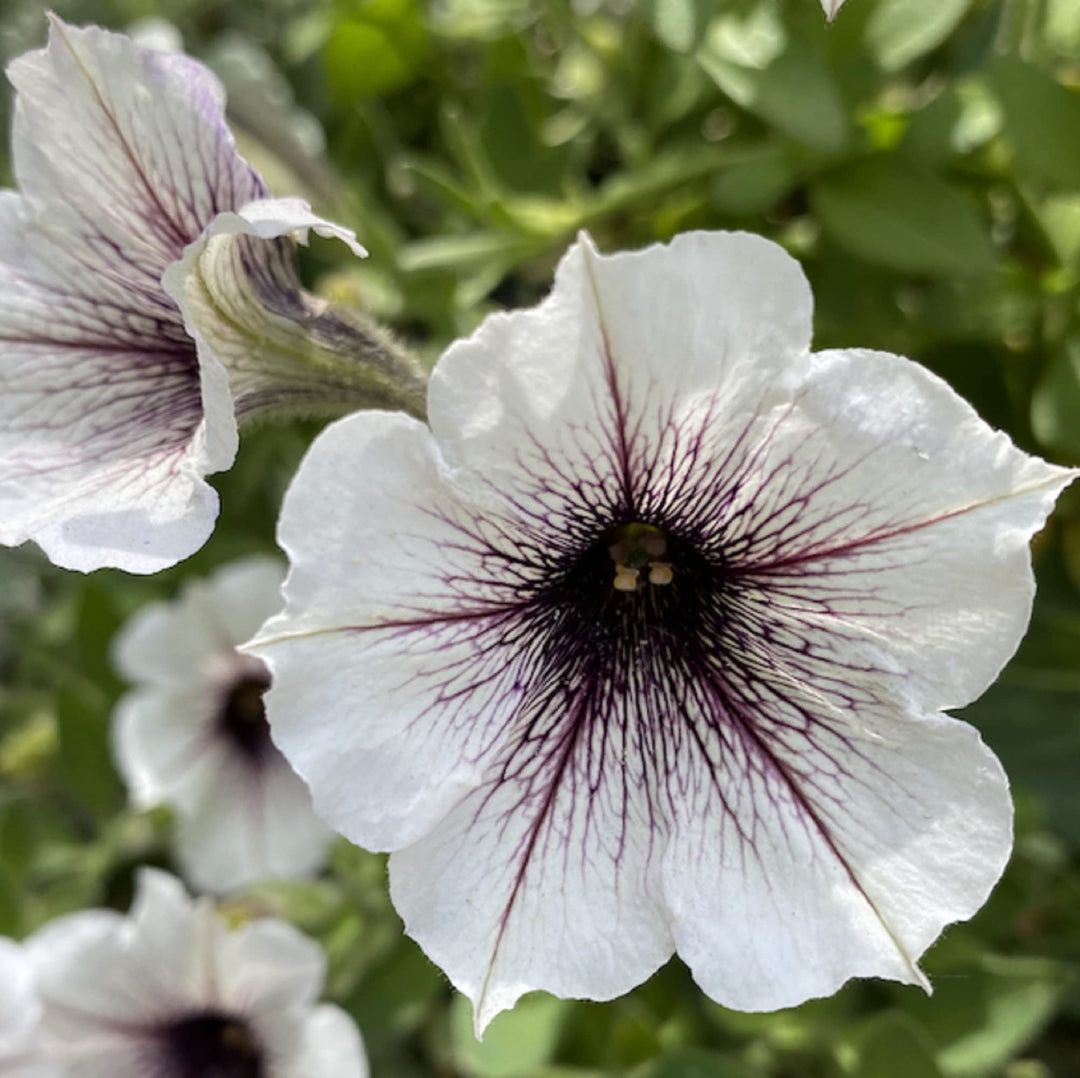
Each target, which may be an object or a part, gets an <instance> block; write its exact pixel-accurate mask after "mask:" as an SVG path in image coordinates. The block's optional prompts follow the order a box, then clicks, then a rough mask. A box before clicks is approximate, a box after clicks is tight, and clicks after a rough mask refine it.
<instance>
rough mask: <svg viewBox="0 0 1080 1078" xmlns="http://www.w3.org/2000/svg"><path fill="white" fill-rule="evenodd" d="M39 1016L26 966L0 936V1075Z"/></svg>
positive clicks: (12, 944)
mask: <svg viewBox="0 0 1080 1078" xmlns="http://www.w3.org/2000/svg"><path fill="white" fill-rule="evenodd" d="M40 1016H41V1004H40V1003H39V1002H38V1000H37V997H36V995H35V993H34V984H33V975H32V973H31V970H30V964H29V962H28V961H27V959H26V956H25V955H24V954H23V952H22V949H21V948H20V947H19V945H18V944H17V943H16V942H15V941H14V940H9V939H5V938H3V937H0V1073H6V1072H5V1071H4V1070H3V1067H4V1060H5V1059H7V1058H9V1057H10V1056H12V1055H14V1054H15V1053H16V1052H17V1051H18V1050H19V1049H21V1048H23V1047H24V1046H25V1045H26V1044H27V1042H28V1041H29V1039H30V1036H31V1034H32V1033H33V1031H34V1027H35V1026H36V1025H37V1022H38V1019H39V1018H40Z"/></svg>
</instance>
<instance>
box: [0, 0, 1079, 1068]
mask: <svg viewBox="0 0 1080 1078" xmlns="http://www.w3.org/2000/svg"><path fill="white" fill-rule="evenodd" d="M4 3H5V6H4V7H3V9H2V18H0V53H2V54H3V55H4V56H5V57H9V56H11V55H14V54H16V53H18V52H20V51H22V50H23V49H26V48H29V47H33V46H36V45H38V44H40V43H41V41H42V40H43V38H44V19H43V14H42V13H43V10H44V5H43V4H41V3H39V2H37V0H4ZM51 6H52V7H53V8H55V9H56V10H57V12H58V13H59V14H61V15H62V16H63V17H65V18H67V19H69V20H71V21H74V22H91V21H95V22H99V23H101V24H103V25H107V26H111V27H116V28H125V27H128V26H130V25H131V24H132V23H133V22H135V21H136V20H145V19H146V18H147V17H150V16H154V17H158V18H163V19H166V20H169V21H170V22H171V23H172V24H174V25H175V27H176V28H177V29H178V30H179V31H180V33H181V34H182V36H183V40H184V43H185V45H186V47H187V49H188V50H189V51H190V52H192V53H193V54H194V55H196V56H199V57H200V58H202V59H203V60H204V61H206V62H207V63H209V64H211V65H212V66H213V67H214V68H215V70H217V71H218V73H219V74H220V75H221V77H222V78H223V79H224V80H225V82H226V83H227V85H228V87H229V90H230V107H231V118H232V121H233V123H234V126H235V128H236V130H237V131H238V135H239V139H240V142H241V145H242V147H243V149H244V152H245V153H246V154H248V156H249V157H250V158H251V159H252V160H253V161H254V162H255V163H256V164H257V165H258V167H259V168H260V169H261V170H262V171H263V172H264V174H265V175H266V176H267V177H268V178H269V179H270V182H271V183H272V185H273V186H274V187H275V188H276V190H277V192H278V193H299V194H302V195H305V196H306V197H308V198H310V199H311V200H312V201H313V202H314V203H315V204H316V206H317V207H318V208H319V209H321V210H322V211H323V212H325V213H327V214H328V215H330V216H332V217H334V218H336V219H338V220H341V221H343V222H345V223H347V224H350V225H352V226H353V227H355V228H356V229H357V231H358V233H359V234H360V237H361V239H362V240H363V242H364V243H365V244H366V245H367V246H368V248H369V249H370V251H371V258H370V259H369V260H367V261H366V262H363V263H358V262H343V261H340V259H341V257H342V255H341V252H340V251H338V250H336V249H334V248H333V247H332V246H326V247H323V246H318V245H316V247H315V249H314V250H313V252H312V253H311V254H310V256H306V260H305V267H304V268H305V272H306V273H307V274H308V276H309V279H310V280H311V281H312V282H313V283H314V285H315V286H316V287H318V288H320V289H321V290H323V291H324V292H325V293H326V294H327V295H331V296H334V297H336V298H337V299H339V300H344V301H350V302H355V303H357V304H360V305H362V306H364V307H366V308H367V309H368V310H370V311H372V312H373V313H374V314H376V315H377V316H378V317H380V318H382V319H383V320H385V321H386V322H387V323H389V324H390V325H392V326H394V327H396V329H397V331H398V332H399V334H400V335H401V336H402V337H403V338H404V339H406V340H408V341H411V342H412V343H413V344H414V345H415V347H416V348H417V349H418V351H419V352H420V353H421V354H422V355H424V356H425V357H427V358H428V359H429V360H432V359H434V357H435V356H436V355H437V354H438V352H439V350H440V349H441V347H442V346H443V345H445V344H446V343H447V342H448V341H449V340H451V339H452V338H454V337H456V336H458V335H460V334H462V333H465V332H467V331H469V330H470V329H471V328H472V327H473V326H475V324H476V323H477V322H478V321H479V320H480V318H481V317H482V316H483V315H484V314H485V313H486V312H487V311H489V310H491V309H493V308H497V307H503V306H515V305H521V304H528V303H532V302H534V301H535V300H536V299H537V298H539V297H540V296H541V295H542V294H543V293H544V291H545V290H546V288H547V286H548V283H549V281H550V277H551V271H552V268H553V266H554V264H555V262H556V260H557V259H558V257H559V256H560V254H561V253H562V252H563V250H564V249H565V247H566V244H567V242H568V240H569V239H570V238H571V237H572V236H573V235H574V233H575V232H576V231H577V230H578V229H581V228H588V229H589V230H591V231H592V233H593V235H594V236H595V237H596V239H597V241H598V243H599V244H600V246H601V248H603V249H609V250H610V249H616V248H623V247H632V246H638V245H641V244H644V243H647V242H649V241H652V240H655V239H664V238H667V237H669V236H671V235H672V234H674V233H675V232H678V231H680V230H683V229H689V228H697V227H706V228H741V229H749V230H752V231H755V232H759V233H762V234H764V235H767V236H770V237H772V238H773V239H776V240H777V241H779V242H780V243H782V244H784V245H785V246H786V247H787V248H788V249H789V250H790V251H792V253H794V254H795V255H796V256H797V257H798V258H800V259H801V261H802V263H803V265H804V266H805V268H806V271H807V273H808V274H809V276H810V279H811V282H812V284H813V287H814V292H815V295H816V299H817V312H816V331H817V345H818V346H819V347H844V346H856V345H858V346H865V347H872V348H879V349H884V350H888V351H894V352H899V353H903V354H906V355H909V356H911V357H913V358H915V359H917V360H919V361H920V362H922V363H923V364H925V365H926V366H928V367H929V368H930V369H931V370H933V371H935V372H937V373H938V374H939V375H941V376H942V377H943V378H945V379H947V380H948V381H949V382H951V383H952V384H953V385H954V386H955V387H956V388H957V390H958V391H959V392H961V393H962V394H963V395H965V396H966V397H967V398H968V399H969V400H970V401H971V402H972V403H973V404H974V406H975V407H976V408H977V409H978V410H979V411H980V412H981V413H982V415H983V416H984V417H985V418H986V419H987V420H988V421H990V422H991V423H993V424H994V425H996V426H999V427H1002V428H1004V429H1006V430H1007V431H1009V433H1010V434H1011V435H1012V437H1013V438H1014V439H1015V440H1016V441H1017V442H1018V443H1019V444H1020V445H1022V446H1023V447H1025V448H1027V449H1029V450H1032V451H1036V452H1039V453H1041V454H1043V455H1046V456H1049V457H1051V458H1053V459H1056V460H1059V461H1063V462H1072V463H1078V462H1080V4H1077V3H1076V0H1026V2H1025V0H1009V2H1006V0H848V3H847V4H846V6H845V7H844V8H843V10H842V11H841V12H840V14H839V16H838V17H837V19H836V20H835V22H834V23H833V24H832V25H831V26H826V24H825V22H824V19H823V17H822V12H821V9H820V6H819V4H818V2H817V0H732V2H730V3H720V2H718V0H717V2H714V0H637V2H635V0H606V2H605V0H576V2H574V3H565V2H561V0H555V2H547V3H540V2H535V0H433V2H432V3H420V2H419V0H318V2H316V3H306V2H302V0H263V2H261V3H259V4H248V3H243V2H241V0H226V2H224V3H222V2H219V0H163V2H162V3H159V4H158V3H153V2H152V0H67V2H65V0H58V2H56V3H54V4H52V5H51ZM140 25H142V26H144V27H145V23H142V24H140ZM0 100H2V104H3V111H4V112H5V116H6V115H7V113H8V112H9V110H10V95H7V96H5V97H3V98H0ZM3 171H8V172H9V171H10V170H9V167H8V164H7V163H5V162H4V161H3V160H2V158H0V172H3ZM9 179H10V176H9ZM314 430H315V428H314V427H313V426H311V425H303V424H298V425H296V426H295V427H292V428H274V429H260V430H256V431H254V432H251V433H250V434H249V435H248V436H247V437H246V438H245V440H244V445H243V448H242V450H241V455H240V458H239V461H238V463H237V465H236V467H235V468H234V469H233V470H232V471H231V472H229V473H228V474H227V475H225V476H222V477H220V479H219V481H218V484H217V485H218V486H219V488H220V490H221V493H222V501H223V506H224V508H223V513H222V518H221V523H220V526H219V527H218V529H217V531H216V532H215V534H214V536H213V538H212V539H211V541H210V542H209V543H208V544H207V546H206V547H205V548H204V549H203V550H202V551H201V552H199V554H197V555H196V556H195V557H194V558H192V559H190V561H189V562H187V563H185V564H184V565H181V566H179V567H178V568H176V569H175V570H172V571H170V572H168V573H164V574H161V575H159V576H157V577H153V578H149V579H143V578H136V577H129V576H124V575H122V574H119V573H114V572H99V573H95V574H93V575H91V576H88V577H83V576H79V575H77V574H74V573H65V572H62V571H59V570H56V569H54V568H52V567H51V566H49V565H48V564H47V563H45V562H44V560H43V559H42V558H41V557H39V556H38V555H37V553H36V552H35V551H33V550H32V549H30V548H26V549H23V550H20V551H16V552H11V553H7V552H5V553H3V554H2V556H0V670H2V678H3V680H2V688H0V931H2V932H4V933H8V934H12V935H16V936H19V935H22V934H24V933H25V932H27V931H29V930H31V929H33V928H34V927H35V926H37V925H38V924H40V923H42V922H43V921H45V920H47V919H48V918H50V917H52V916H55V915H56V914H58V913H60V912H63V911H66V910H70V909H74V908H78V907H80V906H85V905H91V904H100V903H108V904H114V905H117V906H119V907H124V906H126V904H127V902H128V901H129V898H130V894H131V876H132V871H133V869H134V867H135V866H137V865H139V864H142V863H147V862H150V863H159V864H165V863H167V862H168V852H167V851H168V834H169V827H170V821H169V818H168V814H167V813H166V812H164V811H157V812H153V813H149V814H142V815H138V814H134V813H132V812H131V811H129V810H128V809H126V808H125V807H124V796H123V791H122V789H121V787H120V785H119V783H118V781H117V779H116V777H115V775H114V773H113V772H112V770H111V768H110V764H109V750H108V723H109V716H110V712H111V710H112V707H113V704H114V702H115V700H116V698H117V695H118V694H119V692H120V691H121V689H122V686H121V685H120V684H119V683H118V681H117V680H116V677H115V675H114V673H113V671H112V667H111V663H110V660H109V646H110V640H111V638H112V635H113V633H114V631H115V630H116V627H117V626H118V625H119V624H120V623H121V622H122V621H123V619H124V618H125V617H127V616H128V615H129V614H130V613H131V612H132V611H134V610H135V609H136V608H138V607H139V606H140V604H142V603H144V602H146V601H148V600H149V599H152V598H156V597H161V596H168V595H171V594H173V593H174V592H175V591H176V589H177V587H178V586H179V584H180V582H181V581H182V580H183V579H184V578H185V577H186V576H188V575H191V574H204V573H206V572H208V571H209V570H210V569H211V568H212V567H214V566H215V565H217V564H219V563H221V562H223V561H226V560H228V559H230V558H232V557H235V556H237V555H238V554H240V553H243V552H248V551H252V550H272V549H274V546H273V527H274V520H275V517H276V511H277V506H278V504H279V501H280V497H281V494H282V491H283V490H284V487H285V485H286V483H287V482H288V479H289V476H290V475H291V473H292V471H293V469H294V468H295V466H296V464H297V462H298V460H299V459H300V456H301V455H302V453H303V450H304V448H305V446H306V444H307V443H308V441H309V440H310V438H311V436H312V435H313V433H314ZM1036 563H1037V568H1038V573H1039V579H1040V591H1039V597H1038V600H1037V603H1036V608H1035V615H1034V621H1033V625H1032V630H1031V632H1030V634H1029V636H1028V638H1027V640H1026V642H1025V643H1024V645H1023V646H1022V648H1021V650H1020V652H1019V654H1018V655H1017V657H1016V658H1015V660H1014V661H1013V662H1012V663H1011V664H1010V665H1009V666H1008V667H1007V668H1006V670H1005V671H1004V673H1003V675H1002V677H1001V679H1000V681H999V683H998V684H997V685H995V686H994V687H993V688H992V689H991V690H990V691H989V692H988V693H987V694H986V696H985V697H984V698H983V699H982V700H980V701H979V702H977V703H976V704H974V705H972V706H971V707H970V708H968V709H967V710H966V712H965V717H966V718H968V719H969V720H970V721H972V722H973V723H975V724H976V725H978V726H979V727H980V728H981V730H982V731H983V734H984V736H985V738H986V739H987V741H988V742H989V743H990V744H991V745H992V747H993V748H994V749H995V750H996V751H997V752H998V753H999V754H1000V756H1001V758H1002V760H1003V761H1004V763H1005V766H1006V769H1007V770H1008V772H1009V774H1010V776H1011V777H1012V780H1013V784H1014V792H1015V795H1016V801H1017V808H1018V817H1017V844H1016V853H1015V856H1014V858H1013V861H1012V863H1011V865H1010V867H1009V869H1008V871H1007V873H1006V876H1005V879H1004V880H1003V882H1002V883H1001V885H1000V886H999V887H998V889H997V890H996V891H995V893H994V895H993V897H992V899H991V900H990V902H989V903H988V905H987V906H986V907H985V908H984V910H983V911H982V912H981V913H980V914H979V915H978V916H977V917H976V918H975V919H974V920H973V921H972V922H970V923H969V924H966V925H962V926H956V927H954V928H952V929H951V930H949V931H947V932H946V934H945V936H944V938H943V940H942V941H941V942H940V943H939V944H938V945H937V946H936V947H935V948H934V949H933V950H932V951H931V952H930V954H929V955H928V957H927V960H926V968H927V971H928V973H929V974H930V976H931V978H932V980H933V981H934V984H935V994H934V996H933V997H932V998H927V997H925V996H924V995H922V994H921V993H920V992H919V991H918V990H915V989H909V988H902V987H899V986H896V985H892V984H885V983H880V982H873V981H870V982H860V983H854V984H851V985H849V986H848V987H847V988H845V989H844V990H843V991H841V992H840V993H839V994H838V995H836V996H835V997H834V998H832V999H829V1000H823V1001H817V1002H812V1003H808V1004H806V1005H804V1006H803V1007H800V1008H797V1009H794V1010H791V1011H786V1012H782V1013H779V1014H775V1015H743V1014H736V1013H733V1012H729V1011H726V1010H724V1009H723V1008H721V1007H718V1006H716V1005H714V1004H712V1003H711V1002H710V1001H709V1000H707V999H706V998H705V997H704V996H703V995H702V994H701V993H700V992H699V991H698V990H697V989H696V988H695V987H694V985H693V984H692V982H691V980H690V978H689V976H688V974H687V973H686V971H685V969H684V968H683V967H682V966H681V965H680V964H679V963H678V962H677V961H676V962H673V963H671V964H669V965H668V966H667V967H666V968H665V969H663V970H662V971H661V972H659V973H658V974H657V975H656V976H655V977H654V978H653V979H652V980H651V981H649V982H648V983H647V984H646V985H644V986H642V987H641V988H640V989H639V990H637V991H635V992H633V993H631V994H630V995H628V996H626V997H624V998H622V999H619V1000H616V1001H614V1002H612V1003H609V1004H592V1003H576V1002H565V1001H557V1000H553V999H551V998H549V997H544V996H534V997H529V998H527V999H525V1000H524V1001H523V1002H522V1003H521V1004H520V1005H519V1007H518V1008H517V1009H516V1010H515V1011H514V1012H512V1013H510V1014H506V1015H503V1016H501V1017H500V1018H498V1019H497V1020H496V1021H495V1023H494V1024H493V1025H492V1027H491V1029H490V1031H489V1034H488V1036H487V1037H486V1038H485V1040H484V1042H483V1043H482V1044H477V1043H476V1042H475V1041H474V1040H473V1038H472V1035H471V1032H470V1023H469V1013H468V1011H469V1008H468V1005H467V1003H465V1001H463V1000H462V999H455V998H453V997H452V993H451V992H450V990H449V988H448V986H447V984H446V982H445V980H444V978H443V977H442V975H441V974H440V973H439V972H438V971H437V970H436V969H435V968H434V967H432V966H431V965H430V964H429V963H428V962H427V960H426V959H425V958H424V957H423V955H422V954H421V953H420V952H419V951H418V949H417V948H416V947H415V945H413V944H412V943H411V941H409V940H407V939H405V938H404V937H402V935H401V933H400V926H399V924H398V922H397V919H396V917H395V915H394V913H393V910H392V908H391V907H390V905H389V901H388V899H387V897H386V887H385V868H384V863H383V860H382V859H381V858H379V857H375V856H373V855H368V854H365V853H363V852H361V851H358V850H355V849H352V848H351V847H349V846H347V845H346V844H345V843H342V844H341V845H340V846H339V847H338V849H337V851H336V854H335V857H334V861H333V864H332V866H331V868H330V870H329V871H328V872H327V873H326V874H325V875H324V876H323V877H322V878H320V879H318V880H315V881H309V882H301V883H292V884H277V885H273V886H271V885H267V886H265V887H261V888H258V889H255V890H253V891H252V892H250V893H248V894H245V895H242V896H239V897H237V898H236V899H233V900H231V904H232V905H233V906H234V907H235V908H236V909H237V911H238V912H240V913H245V914H250V913H258V912H265V913H273V914H280V915H283V916H287V917H290V918H292V919H293V920H294V921H296V922H297V923H298V924H299V925H300V926H301V927H302V928H304V929H305V930H307V931H309V932H311V933H313V934H314V935H316V936H317V937H318V938H319V939H320V940H322V942H323V943H324V944H325V946H326V948H327V950H328V952H329V955H330V958H331V967H332V975H331V979H330V983H329V987H330V991H331V993H332V994H333V996H334V997H335V998H336V999H338V1000H340V1001H341V1002H342V1003H343V1004H344V1005H345V1006H347V1007H348V1008H349V1009H350V1010H351V1012H352V1013H353V1014H354V1015H355V1016H356V1018H357V1020H358V1021H359V1023H360V1025H361V1027H362V1029H363V1032H364V1035H365V1038H366V1040H367V1043H368V1045H369V1048H370V1050H371V1053H372V1057H373V1068H374V1074H375V1076H376V1078H379V1076H387V1078H410V1076H428V1075H439V1076H446V1078H453V1076H461V1078H472V1076H475V1078H529V1076H536V1078H542V1076H546V1078H556V1076H563V1078H570V1076H578V1078H586V1076H600V1075H627V1076H630V1078H816V1076H822V1078H826V1076H830V1078H831V1076H847V1078H991V1076H999V1078H1048V1076H1055V1078H1070V1076H1075V1075H1077V1074H1080V981H1078V979H1077V977H1076V971H1077V968H1078V964H1080V491H1074V492H1072V493H1071V494H1067V495H1066V497H1065V498H1064V499H1063V501H1062V504H1061V506H1060V507H1059V510H1058V512H1057V514H1056V515H1055V517H1054V518H1053V519H1052V521H1051V523H1050V525H1049V526H1048V528H1047V529H1046V531H1045V532H1044V533H1043V535H1042V536H1041V537H1039V539H1038V540H1037V542H1036Z"/></svg>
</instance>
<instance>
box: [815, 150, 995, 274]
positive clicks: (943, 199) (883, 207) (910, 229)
mask: <svg viewBox="0 0 1080 1078" xmlns="http://www.w3.org/2000/svg"><path fill="white" fill-rule="evenodd" d="M810 196H811V202H812V205H813V208H814V210H815V211H816V213H817V214H818V216H819V218H820V220H821V223H822V225H823V226H824V228H825V230H826V232H828V233H829V235H830V236H832V238H833V239H834V240H836V242H837V243H839V244H840V245H841V246H843V247H845V248H847V250H848V251H850V252H851V253H852V254H854V255H856V256H857V257H859V258H863V259H865V260H866V261H867V262H872V263H874V264H876V265H880V266H887V267H889V268H891V269H896V270H900V271H901V272H903V273H917V274H923V273H924V274H929V275H931V276H949V275H951V274H955V275H957V276H968V275H973V274H978V273H985V272H986V271H988V270H989V269H991V268H992V266H993V264H994V248H993V245H992V244H991V242H990V236H989V234H988V232H987V230H986V228H985V227H984V226H983V224H982V222H981V221H980V220H979V218H978V216H977V214H976V213H975V211H974V210H973V209H972V207H971V206H970V204H969V203H968V202H967V200H966V199H965V198H964V197H963V196H962V195H961V194H960V193H959V192H958V191H956V190H955V189H954V188H952V187H950V186H949V184H947V183H946V182H945V181H944V180H941V179H939V178H938V177H937V176H934V175H933V174H932V173H929V172H923V171H920V170H918V169H915V168H912V167H911V166H908V165H906V164H903V163H902V162H900V161H899V160H895V159H890V158H875V159H873V160H868V161H862V162H860V163H858V164H854V165H850V166H848V167H846V168H844V169H843V170H842V171H836V172H832V173H830V174H829V175H827V176H824V177H822V178H821V179H820V180H819V181H818V182H817V183H815V184H814V185H813V187H812V188H811V192H810Z"/></svg>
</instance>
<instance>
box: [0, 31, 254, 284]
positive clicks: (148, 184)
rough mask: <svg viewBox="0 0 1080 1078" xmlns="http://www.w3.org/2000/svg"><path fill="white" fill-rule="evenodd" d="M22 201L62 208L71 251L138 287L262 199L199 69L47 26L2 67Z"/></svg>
mask: <svg viewBox="0 0 1080 1078" xmlns="http://www.w3.org/2000/svg"><path fill="white" fill-rule="evenodd" d="M8 78H9V79H10V80H11V82H12V84H13V85H14V86H15V89H16V90H17V91H18V96H17V98H16V105H15V120H14V129H13V136H12V140H13V144H12V157H13V161H14V167H15V175H16V178H17V180H18V183H19V187H20V189H21V190H22V192H23V194H24V195H25V196H26V197H27V198H28V199H29V200H30V201H31V203H32V204H33V206H34V207H35V212H36V210H37V209H38V208H40V211H41V212H42V213H43V214H44V215H46V216H48V215H49V214H51V213H52V212H53V211H54V209H55V208H56V207H59V206H65V207H67V210H68V213H69V217H68V219H67V220H66V221H65V228H67V229H68V230H69V231H70V232H72V242H73V243H78V245H79V246H80V247H83V248H88V249H104V250H114V251H116V252H119V253H120V254H121V257H122V258H123V259H124V261H125V262H127V263H128V264H129V265H130V266H131V267H132V270H133V271H134V272H137V273H138V274H139V275H140V276H141V277H142V278H143V279H144V282H145V284H146V285H147V286H148V287H154V286H156V285H157V284H158V282H159V281H160V279H161V275H162V273H164V271H165V268H166V267H167V266H168V265H169V264H170V263H171V262H172V261H174V260H175V259H176V258H178V257H179V256H180V254H181V252H182V251H183V250H184V248H185V247H186V246H187V245H188V244H189V243H191V242H192V241H193V240H195V239H197V238H198V237H199V235H200V234H201V233H202V231H203V229H204V228H205V227H206V226H207V225H208V224H209V223H210V222H211V221H212V220H213V219H214V217H215V216H216V215H217V214H219V213H221V212H223V211H225V210H235V209H238V208H239V207H241V206H243V205H245V204H246V203H248V202H251V201H253V200H254V199H259V198H262V197H264V196H265V194H266V190H265V188H264V186H263V184H262V181H261V180H260V179H259V177H258V176H257V174H256V173H255V172H254V171H253V170H252V169H251V167H250V166H249V165H248V164H247V163H246V162H245V161H244V160H243V159H242V158H241V157H240V156H239V155H238V154H237V152H236V146H235V143H234V142H233V138H232V135H231V134H230V133H229V130H228V127H227V126H226V124H225V117H224V93H223V91H222V89H221V86H220V84H219V83H218V81H217V79H216V77H215V76H214V75H213V74H211V73H210V71H208V70H207V69H206V68H205V67H203V66H202V65H201V64H199V63H197V62H196V61H194V60H191V59H189V58H188V57H186V56H182V55H179V54H177V53H165V52H155V51H153V50H149V49H144V48H140V47H139V46H138V45H136V44H135V43H134V42H133V41H132V40H131V39H130V38H128V37H125V36H124V35H123V34H114V33H110V32H108V31H106V30H101V29H98V28H97V27H86V28H79V27H74V26H69V25H67V24H66V23H63V22H61V21H60V20H59V19H57V18H55V17H53V18H52V19H51V22H50V27H49V42H48V46H47V47H46V48H44V49H41V50H39V51H37V52H31V53H27V54H26V55H25V56H21V57H19V58H18V59H17V60H15V61H13V62H12V63H11V64H10V65H9V67H8Z"/></svg>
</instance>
